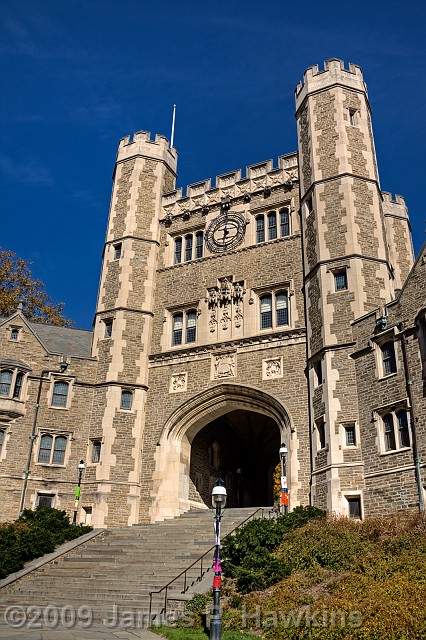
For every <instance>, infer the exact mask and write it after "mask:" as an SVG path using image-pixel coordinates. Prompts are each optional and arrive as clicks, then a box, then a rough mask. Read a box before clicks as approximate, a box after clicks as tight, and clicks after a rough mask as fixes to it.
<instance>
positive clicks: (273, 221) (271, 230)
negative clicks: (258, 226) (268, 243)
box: [268, 211, 277, 240]
mask: <svg viewBox="0 0 426 640" xmlns="http://www.w3.org/2000/svg"><path fill="white" fill-rule="evenodd" d="M276 237H277V214H276V213H275V211H271V213H269V214H268V240H275V239H276Z"/></svg>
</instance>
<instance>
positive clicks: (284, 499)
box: [280, 442, 288, 513]
mask: <svg viewBox="0 0 426 640" xmlns="http://www.w3.org/2000/svg"><path fill="white" fill-rule="evenodd" d="M287 452H288V449H287V447H286V446H285V444H284V442H282V443H281V446H280V461H281V510H282V513H287V512H288V487H287V462H286V453H287Z"/></svg>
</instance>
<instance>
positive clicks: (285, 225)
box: [280, 209, 290, 238]
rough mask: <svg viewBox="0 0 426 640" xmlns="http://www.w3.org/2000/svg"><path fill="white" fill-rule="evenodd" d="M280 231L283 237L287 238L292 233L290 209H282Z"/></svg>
mask: <svg viewBox="0 0 426 640" xmlns="http://www.w3.org/2000/svg"><path fill="white" fill-rule="evenodd" d="M280 231H281V238H285V237H286V236H289V235H290V215H289V212H288V209H283V210H282V211H280Z"/></svg>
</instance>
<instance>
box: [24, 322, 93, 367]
mask: <svg viewBox="0 0 426 640" xmlns="http://www.w3.org/2000/svg"><path fill="white" fill-rule="evenodd" d="M29 325H30V326H31V329H32V330H33V331H34V333H35V334H36V336H38V337H39V338H40V340H41V341H42V343H43V344H44V345H45V347H46V349H47V350H48V351H49V352H50V353H64V354H67V355H69V356H83V357H85V358H90V357H91V353H92V338H93V332H92V331H88V330H86V329H72V328H70V327H55V326H54V325H51V324H39V323H38V322H30V323H29Z"/></svg>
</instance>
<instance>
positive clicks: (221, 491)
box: [210, 478, 226, 640]
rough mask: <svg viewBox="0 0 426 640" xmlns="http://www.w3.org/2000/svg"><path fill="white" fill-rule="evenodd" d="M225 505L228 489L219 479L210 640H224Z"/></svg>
mask: <svg viewBox="0 0 426 640" xmlns="http://www.w3.org/2000/svg"><path fill="white" fill-rule="evenodd" d="M225 504H226V489H225V486H224V482H223V480H222V479H221V478H218V479H217V480H216V484H215V486H214V487H213V491H212V505H213V508H214V509H215V516H214V521H215V522H214V524H215V526H214V530H215V538H216V542H215V550H214V556H213V569H214V578H213V616H212V619H211V622H210V640H222V620H221V618H220V584H221V578H222V567H221V566H220V521H221V519H222V510H223V509H224V508H225Z"/></svg>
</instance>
